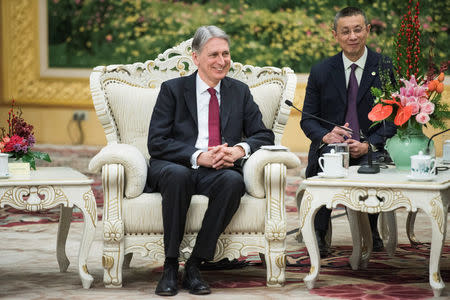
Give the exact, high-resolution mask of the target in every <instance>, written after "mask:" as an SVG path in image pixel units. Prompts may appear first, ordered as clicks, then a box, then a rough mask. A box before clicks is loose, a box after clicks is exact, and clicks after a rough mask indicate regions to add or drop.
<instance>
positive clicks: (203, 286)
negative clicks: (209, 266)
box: [183, 262, 211, 295]
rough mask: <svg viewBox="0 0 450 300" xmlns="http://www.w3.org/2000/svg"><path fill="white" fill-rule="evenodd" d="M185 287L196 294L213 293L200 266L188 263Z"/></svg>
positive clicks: (185, 268) (184, 279)
mask: <svg viewBox="0 0 450 300" xmlns="http://www.w3.org/2000/svg"><path fill="white" fill-rule="evenodd" d="M183 289H186V290H189V293H191V294H194V295H207V294H210V293H211V290H210V289H209V285H208V284H207V283H206V282H205V281H204V280H203V278H202V276H201V275H200V271H199V269H198V267H197V266H196V265H194V264H190V263H189V262H187V263H186V265H185V266H184V278H183Z"/></svg>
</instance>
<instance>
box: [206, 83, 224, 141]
mask: <svg viewBox="0 0 450 300" xmlns="http://www.w3.org/2000/svg"><path fill="white" fill-rule="evenodd" d="M208 92H209V93H210V94H211V99H210V100H209V114H208V132H209V142H208V146H209V147H214V146H217V145H220V144H222V138H221V137H220V115H219V100H217V96H216V90H215V89H214V88H209V89H208Z"/></svg>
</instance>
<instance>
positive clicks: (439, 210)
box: [421, 193, 448, 297]
mask: <svg viewBox="0 0 450 300" xmlns="http://www.w3.org/2000/svg"><path fill="white" fill-rule="evenodd" d="M444 194H445V193H443V195H444ZM447 196H448V193H447ZM427 204H428V205H426V206H422V207H421V208H422V209H423V210H424V211H425V213H426V214H427V215H428V216H429V217H430V221H431V230H432V233H431V249H430V266H429V272H430V273H429V280H430V285H431V288H432V289H433V294H434V296H435V297H439V296H440V295H441V292H442V290H443V289H444V287H445V284H444V281H442V277H441V272H440V258H441V254H442V247H443V245H444V239H445V236H446V232H447V222H446V220H447V213H448V212H447V210H448V199H447V201H445V204H444V203H443V202H442V199H441V197H440V195H439V196H436V197H434V198H432V199H431V200H430V202H429V203H427Z"/></svg>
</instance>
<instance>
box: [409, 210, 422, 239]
mask: <svg viewBox="0 0 450 300" xmlns="http://www.w3.org/2000/svg"><path fill="white" fill-rule="evenodd" d="M416 215H417V211H416V212H412V211H410V212H409V213H408V217H407V218H406V235H407V236H408V239H409V242H410V243H411V246H416V245H418V244H419V242H417V240H416V235H415V234H414V222H415V221H416Z"/></svg>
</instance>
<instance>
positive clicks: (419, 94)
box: [368, 0, 450, 135]
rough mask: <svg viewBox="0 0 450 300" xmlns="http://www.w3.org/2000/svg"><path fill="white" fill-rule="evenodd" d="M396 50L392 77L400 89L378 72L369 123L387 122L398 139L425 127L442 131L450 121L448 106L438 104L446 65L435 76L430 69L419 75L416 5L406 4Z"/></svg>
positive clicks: (384, 74) (385, 74) (383, 71)
mask: <svg viewBox="0 0 450 300" xmlns="http://www.w3.org/2000/svg"><path fill="white" fill-rule="evenodd" d="M395 47H396V57H395V59H394V62H393V63H394V69H395V71H396V74H394V75H395V77H396V79H397V80H396V81H397V83H399V85H395V84H392V82H391V80H390V78H389V73H388V72H387V71H386V70H382V71H380V74H381V81H382V88H381V89H378V88H374V87H372V89H371V92H372V94H373V95H374V96H375V106H374V107H373V108H372V110H371V111H370V113H369V115H368V117H369V120H371V121H373V122H375V124H376V123H378V122H381V121H382V120H386V119H387V120H390V121H393V122H394V124H395V125H397V129H398V130H397V133H398V134H400V135H402V134H407V133H408V132H409V130H417V129H420V128H421V126H422V125H424V126H427V124H430V125H431V126H433V127H435V128H441V129H445V128H446V127H445V123H444V119H448V118H450V112H449V110H448V105H447V104H445V103H441V102H440V100H441V96H442V92H443V90H444V83H443V81H444V73H443V72H444V71H445V70H446V69H447V68H448V62H445V63H443V64H441V66H440V69H439V71H438V72H437V73H436V69H435V68H434V67H433V66H432V65H430V68H429V70H428V72H427V74H426V75H425V76H424V75H422V74H420V66H419V56H420V22H419V1H417V3H416V5H415V6H414V5H413V3H412V0H410V1H409V5H408V12H407V13H406V14H405V15H404V16H403V18H402V22H401V27H400V30H399V33H398V35H397V42H396V44H395Z"/></svg>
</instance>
